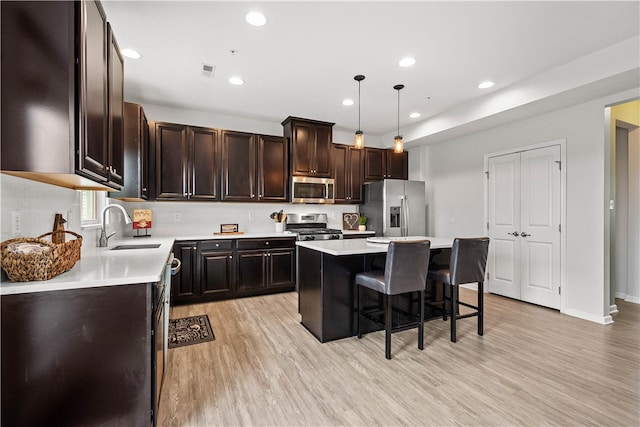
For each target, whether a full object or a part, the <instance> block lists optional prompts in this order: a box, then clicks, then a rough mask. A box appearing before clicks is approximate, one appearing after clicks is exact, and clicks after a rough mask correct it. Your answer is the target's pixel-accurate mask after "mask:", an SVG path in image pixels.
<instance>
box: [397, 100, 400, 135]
mask: <svg viewBox="0 0 640 427" xmlns="http://www.w3.org/2000/svg"><path fill="white" fill-rule="evenodd" d="M397 135H400V89H398V133H397Z"/></svg>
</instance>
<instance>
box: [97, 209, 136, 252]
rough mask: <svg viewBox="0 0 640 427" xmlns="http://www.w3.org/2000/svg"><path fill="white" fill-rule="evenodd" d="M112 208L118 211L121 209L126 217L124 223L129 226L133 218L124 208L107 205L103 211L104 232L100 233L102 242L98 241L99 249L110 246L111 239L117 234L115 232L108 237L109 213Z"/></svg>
mask: <svg viewBox="0 0 640 427" xmlns="http://www.w3.org/2000/svg"><path fill="white" fill-rule="evenodd" d="M110 208H116V209H120V211H122V216H124V222H125V223H127V224H131V222H132V221H131V218H130V217H129V214H127V211H125V210H124V208H123V207H122V206H120V205H107V206H105V207H104V209H102V231H101V232H100V240H99V241H98V247H100V248H106V247H107V245H108V244H109V237H111V236H113V235H114V234H116V232H115V231H114V232H113V233H111V234H109V235H108V236H107V211H108V210H109V209H110Z"/></svg>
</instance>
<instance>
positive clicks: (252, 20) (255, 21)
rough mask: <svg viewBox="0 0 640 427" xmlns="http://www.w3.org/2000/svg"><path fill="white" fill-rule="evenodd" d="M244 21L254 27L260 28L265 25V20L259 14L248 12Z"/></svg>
mask: <svg viewBox="0 0 640 427" xmlns="http://www.w3.org/2000/svg"><path fill="white" fill-rule="evenodd" d="M244 19H246V20H247V22H248V23H249V24H251V25H253V26H254V27H262V26H263V25H264V24H266V23H267V18H265V16H264V15H263V14H262V13H260V12H249V13H248V14H247V16H245V17H244Z"/></svg>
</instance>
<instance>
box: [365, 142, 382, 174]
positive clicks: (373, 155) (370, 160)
mask: <svg viewBox="0 0 640 427" xmlns="http://www.w3.org/2000/svg"><path fill="white" fill-rule="evenodd" d="M386 175H387V150H382V149H380V148H365V149H364V180H365V181H380V180H382V179H385V178H386Z"/></svg>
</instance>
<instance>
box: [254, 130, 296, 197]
mask: <svg viewBox="0 0 640 427" xmlns="http://www.w3.org/2000/svg"><path fill="white" fill-rule="evenodd" d="M257 138H258V200H260V201H264V202H286V201H287V195H288V188H289V185H288V184H289V144H288V142H287V138H284V137H282V136H267V135H258V136H257Z"/></svg>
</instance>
